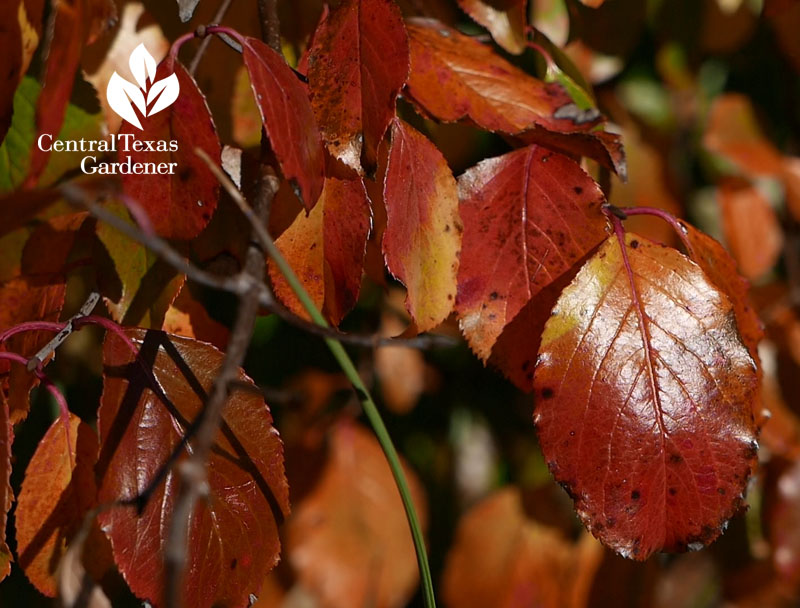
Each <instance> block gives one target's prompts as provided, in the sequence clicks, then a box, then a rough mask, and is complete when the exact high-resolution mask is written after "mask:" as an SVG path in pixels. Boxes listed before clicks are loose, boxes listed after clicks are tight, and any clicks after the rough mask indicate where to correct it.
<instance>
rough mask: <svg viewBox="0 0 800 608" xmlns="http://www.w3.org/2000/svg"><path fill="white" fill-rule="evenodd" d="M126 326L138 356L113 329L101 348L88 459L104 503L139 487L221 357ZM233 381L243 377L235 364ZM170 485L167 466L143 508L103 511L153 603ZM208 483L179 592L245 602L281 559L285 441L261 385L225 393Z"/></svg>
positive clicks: (192, 412) (117, 552) (117, 547)
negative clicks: (93, 456) (92, 451)
mask: <svg viewBox="0 0 800 608" xmlns="http://www.w3.org/2000/svg"><path fill="white" fill-rule="evenodd" d="M126 334H127V336H128V337H129V338H130V339H131V340H133V342H134V343H135V344H136V346H137V347H139V349H140V355H139V357H140V359H139V360H138V361H137V360H136V359H135V358H134V356H133V354H132V353H131V351H130V350H129V348H128V346H127V345H126V344H125V342H124V341H123V340H122V339H121V338H120V337H119V336H117V335H115V334H113V335H109V336H108V337H107V338H106V343H105V347H104V351H103V362H104V366H105V367H104V370H105V374H104V382H103V396H102V400H101V404H100V410H99V420H98V427H99V430H100V440H101V449H100V455H99V459H98V463H97V467H96V471H97V474H98V476H99V479H100V487H99V494H98V497H99V500H100V501H101V502H104V501H109V500H117V499H125V498H128V499H133V498H135V497H136V496H137V495H138V494H139V493H141V492H143V491H144V490H145V488H146V487H147V484H148V483H149V482H151V481H152V480H153V479H154V475H156V473H157V471H158V470H159V469H160V467H161V466H162V465H163V463H164V462H165V461H166V459H167V458H168V457H169V454H170V453H171V452H172V450H173V449H174V448H175V446H176V445H177V444H178V442H180V441H181V439H182V437H183V435H184V433H186V430H187V428H188V426H189V424H191V422H192V421H193V420H195V418H196V417H197V415H198V414H199V412H200V411H201V407H202V405H203V403H204V400H205V397H206V393H207V391H209V390H210V388H211V383H212V382H213V379H214V378H215V377H216V374H217V372H218V370H219V367H220V365H221V364H222V358H223V355H222V353H220V352H219V351H217V350H216V349H215V348H213V347H212V346H210V345H208V344H203V343H201V342H197V341H195V340H190V339H187V338H179V337H177V336H170V335H169V334H165V333H163V332H157V331H151V332H145V331H143V330H138V329H131V330H128V331H127V332H126ZM145 369H150V370H152V376H149V373H145V371H144V370H145ZM148 376H149V377H148ZM239 380H240V381H242V382H248V383H249V382H250V380H249V379H248V378H247V377H246V376H245V375H244V373H242V372H240V374H239ZM156 391H157V392H158V393H160V394H156ZM177 484H178V479H177V477H176V476H174V475H172V474H169V475H167V476H166V479H164V480H162V481H161V482H160V483H159V485H158V486H157V487H156V488H155V489H154V491H153V495H152V496H151V498H150V500H149V501H148V502H147V504H146V506H145V507H144V511H143V512H142V514H141V515H139V514H137V512H136V507H135V506H134V505H133V504H131V506H129V507H127V508H118V509H113V510H109V511H105V512H104V513H102V514H101V515H100V522H101V525H102V528H103V531H104V532H105V533H106V534H107V535H108V537H109V538H110V539H111V544H112V547H113V550H114V558H115V560H116V563H117V566H118V567H119V569H120V571H121V572H122V574H123V576H124V577H125V580H126V581H127V582H128V584H129V585H130V587H131V589H132V590H133V591H134V593H136V594H137V595H138V596H139V597H142V598H147V599H149V600H151V601H160V598H161V593H162V589H163V572H164V570H163V555H164V543H165V535H166V531H167V529H168V527H169V521H170V519H171V516H172V505H173V501H174V499H175V493H176V490H177ZM208 484H209V492H210V496H209V497H208V499H207V500H206V501H204V502H202V503H201V504H198V505H197V506H196V507H195V511H194V513H193V516H192V520H191V527H190V530H189V534H188V546H187V548H186V550H187V571H186V576H185V589H184V592H183V595H182V597H183V599H184V601H185V602H186V605H190V606H198V607H201V608H202V607H205V608H210V607H211V606H215V605H231V606H241V605H244V604H245V603H246V600H247V597H248V594H249V593H254V592H256V591H257V589H258V586H259V585H260V584H261V580H262V578H263V577H264V575H265V574H266V572H267V571H268V570H269V569H270V568H272V567H273V566H274V565H275V564H276V563H277V560H278V552H279V548H280V542H279V539H278V525H279V524H280V522H281V521H283V519H284V517H285V516H286V515H287V514H288V512H289V504H288V487H287V484H286V478H285V476H284V472H283V445H282V443H281V440H280V438H279V437H278V433H277V431H276V430H275V428H274V427H273V426H272V417H271V415H270V412H269V409H268V408H267V405H266V404H265V403H264V401H263V400H262V398H261V397H260V396H259V394H258V393H253V392H237V393H235V394H234V395H233V396H231V397H230V398H229V400H228V402H227V403H226V406H225V412H224V415H223V424H222V427H221V428H220V430H219V432H218V436H217V442H216V444H215V447H214V449H213V453H212V455H211V458H210V461H209V463H208Z"/></svg>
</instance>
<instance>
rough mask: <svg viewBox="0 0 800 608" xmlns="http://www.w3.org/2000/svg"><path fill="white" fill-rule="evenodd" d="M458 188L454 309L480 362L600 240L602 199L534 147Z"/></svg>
mask: <svg viewBox="0 0 800 608" xmlns="http://www.w3.org/2000/svg"><path fill="white" fill-rule="evenodd" d="M458 184H459V185H458V187H459V198H460V199H461V216H462V219H463V222H464V241H463V245H462V251H461V263H460V267H459V273H458V298H457V301H456V310H457V311H458V315H459V322H460V325H461V330H462V331H463V333H464V335H465V336H466V338H467V340H468V342H469V344H470V347H471V348H472V350H473V351H474V352H475V354H477V355H478V356H479V357H480V358H481V359H483V360H484V361H485V360H486V359H487V358H488V357H489V355H490V353H491V350H492V347H493V346H494V344H495V342H496V341H497V338H498V337H499V336H500V334H501V333H502V331H503V328H504V327H505V326H506V325H508V323H510V322H511V320H512V319H513V318H514V317H515V316H516V315H517V313H518V312H519V311H520V310H521V309H522V307H523V306H525V304H526V303H527V302H528V301H529V300H530V299H531V298H532V297H534V296H535V295H536V294H537V293H538V292H539V291H540V290H541V289H543V288H544V287H546V286H547V285H549V284H550V283H552V282H553V281H555V280H557V279H558V277H560V276H561V275H562V274H563V273H565V272H566V271H567V270H569V269H570V268H571V267H572V266H573V265H574V264H575V263H576V262H577V261H578V260H579V259H580V258H582V257H583V256H584V255H586V253H588V252H589V251H590V250H591V249H592V248H594V247H595V246H596V245H597V244H598V243H599V242H600V241H601V240H602V239H603V237H604V236H605V226H606V220H605V217H604V216H603V214H602V212H601V210H600V206H601V205H602V204H603V203H604V202H605V197H604V196H603V193H602V192H601V190H600V187H599V186H598V185H597V184H596V183H595V182H594V181H593V180H592V178H590V177H589V176H588V175H587V174H586V173H584V172H583V170H582V169H581V168H580V167H579V166H578V164H577V163H576V162H575V161H573V160H571V159H569V158H567V157H566V156H563V155H561V154H557V153H554V152H552V151H550V150H548V149H546V148H542V147H540V146H535V145H534V146H528V147H526V148H523V149H521V150H516V151H514V152H510V153H508V154H505V155H503V156H498V157H496V158H492V159H488V160H485V161H483V162H481V163H479V164H478V165H476V166H475V167H473V168H472V169H470V170H468V171H467V172H466V173H464V175H462V176H461V177H460V178H459V180H458Z"/></svg>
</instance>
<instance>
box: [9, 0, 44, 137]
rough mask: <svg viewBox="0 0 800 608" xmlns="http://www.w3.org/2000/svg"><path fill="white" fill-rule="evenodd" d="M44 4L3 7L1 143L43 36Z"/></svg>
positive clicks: (33, 0) (18, 1) (37, 0)
mask: <svg viewBox="0 0 800 608" xmlns="http://www.w3.org/2000/svg"><path fill="white" fill-rule="evenodd" d="M43 11H44V0H27V1H24V0H6V1H5V2H1V3H0V23H2V24H3V26H4V27H3V28H2V30H0V74H3V86H2V92H1V93H0V142H2V141H3V139H4V138H5V136H6V133H7V132H8V127H9V126H10V125H11V113H12V111H13V101H14V91H15V90H16V88H17V86H19V83H20V81H21V80H22V76H23V75H24V74H25V72H26V71H27V70H28V65H30V62H31V58H32V57H33V53H34V51H35V50H36V47H37V46H38V45H39V38H40V36H41V35H42V12H43Z"/></svg>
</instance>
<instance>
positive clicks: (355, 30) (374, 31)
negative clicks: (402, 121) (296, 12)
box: [308, 0, 408, 172]
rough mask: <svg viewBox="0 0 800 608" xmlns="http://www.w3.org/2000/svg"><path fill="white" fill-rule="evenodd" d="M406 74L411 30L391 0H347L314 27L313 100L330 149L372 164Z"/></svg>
mask: <svg viewBox="0 0 800 608" xmlns="http://www.w3.org/2000/svg"><path fill="white" fill-rule="evenodd" d="M407 77H408V36H407V35H406V30H405V27H403V19H402V17H401V15H400V10H399V9H398V7H397V5H396V4H395V3H394V2H393V1H392V0H348V1H347V2H343V3H342V4H341V5H339V6H338V7H336V8H334V9H333V10H332V11H331V12H330V13H329V14H328V15H327V17H326V18H325V19H324V20H323V21H322V23H320V25H319V26H318V27H317V30H316V31H315V33H314V40H313V44H312V45H311V47H310V51H309V55H308V84H309V89H310V90H309V93H310V95H311V106H312V108H313V110H314V115H315V116H316V119H317V123H318V124H319V126H320V130H321V132H322V137H323V139H324V140H325V144H326V145H327V147H328V150H329V151H330V153H331V155H333V156H334V157H335V158H338V159H339V160H340V161H341V162H343V163H344V164H345V165H347V166H348V167H350V168H351V169H354V170H355V171H357V172H360V171H361V162H362V156H363V159H364V166H365V168H367V169H368V170H372V169H373V168H374V167H375V165H376V163H377V150H378V144H379V143H380V141H381V138H382V137H383V134H384V133H385V132H386V128H387V127H388V126H389V122H390V121H391V119H392V117H393V116H394V113H395V98H396V97H397V94H398V93H399V92H400V88H401V87H402V86H403V85H404V84H405V82H406V78H407Z"/></svg>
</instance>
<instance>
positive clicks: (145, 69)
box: [128, 44, 156, 90]
mask: <svg viewBox="0 0 800 608" xmlns="http://www.w3.org/2000/svg"><path fill="white" fill-rule="evenodd" d="M128 65H129V66H130V68H131V73H132V74H133V77H134V78H135V79H136V82H138V83H139V87H140V88H142V89H145V90H147V77H148V76H149V78H150V82H153V81H154V80H155V78H156V60H155V59H153V56H152V55H151V54H150V53H148V52H147V49H146V48H144V44H139V46H137V47H136V48H135V49H133V52H132V53H131V56H130V59H129V60H128Z"/></svg>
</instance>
